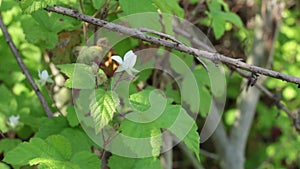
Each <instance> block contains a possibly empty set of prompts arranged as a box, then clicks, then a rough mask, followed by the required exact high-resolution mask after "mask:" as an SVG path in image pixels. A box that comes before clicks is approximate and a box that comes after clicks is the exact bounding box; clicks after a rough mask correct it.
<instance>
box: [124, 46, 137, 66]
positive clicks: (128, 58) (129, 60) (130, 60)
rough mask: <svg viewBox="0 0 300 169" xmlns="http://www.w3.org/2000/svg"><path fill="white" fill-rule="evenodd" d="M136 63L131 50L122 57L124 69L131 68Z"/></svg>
mask: <svg viewBox="0 0 300 169" xmlns="http://www.w3.org/2000/svg"><path fill="white" fill-rule="evenodd" d="M135 62H136V55H135V54H134V53H133V52H132V50H130V51H128V52H127V53H126V54H125V56H124V63H123V65H124V67H127V68H132V67H133V66H134V65H135Z"/></svg>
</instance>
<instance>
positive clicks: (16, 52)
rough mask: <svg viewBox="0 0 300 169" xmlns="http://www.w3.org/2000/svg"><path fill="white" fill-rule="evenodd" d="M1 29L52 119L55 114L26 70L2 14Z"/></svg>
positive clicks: (0, 18) (0, 17) (0, 19)
mask: <svg viewBox="0 0 300 169" xmlns="http://www.w3.org/2000/svg"><path fill="white" fill-rule="evenodd" d="M0 27H1V29H2V32H3V35H4V37H5V39H6V42H7V44H8V45H9V47H10V49H11V51H12V53H13V55H14V56H15V58H16V60H17V62H18V64H19V66H20V68H21V69H22V72H23V73H24V74H25V76H26V78H27V79H28V81H29V83H30V85H31V87H32V88H33V90H34V91H35V94H36V95H37V96H38V98H39V100H40V102H41V104H42V106H43V108H44V110H45V112H46V114H47V116H48V117H50V118H51V117H53V113H52V112H51V110H50V107H49V105H48V103H47V101H46V99H45V98H44V96H43V95H42V93H41V91H40V89H39V88H38V86H37V85H36V83H35V82H34V80H33V78H32V76H31V75H30V73H29V71H28V69H27V68H26V66H25V64H24V62H23V60H22V58H21V56H20V54H19V52H18V49H17V47H16V45H15V44H14V43H13V41H12V39H11V37H10V34H9V33H8V31H7V28H6V26H5V25H4V23H3V20H2V16H1V14H0Z"/></svg>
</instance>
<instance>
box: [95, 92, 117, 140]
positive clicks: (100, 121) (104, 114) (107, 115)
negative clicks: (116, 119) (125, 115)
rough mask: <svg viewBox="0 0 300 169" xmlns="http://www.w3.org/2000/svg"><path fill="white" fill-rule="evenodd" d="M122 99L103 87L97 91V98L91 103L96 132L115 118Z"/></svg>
mask: <svg viewBox="0 0 300 169" xmlns="http://www.w3.org/2000/svg"><path fill="white" fill-rule="evenodd" d="M119 104H120V100H119V98H118V97H117V96H116V95H115V94H114V93H113V92H112V91H108V92H107V91H105V90H103V89H101V88H99V89H97V90H96V91H95V99H94V100H93V101H92V102H91V104H90V109H91V115H92V117H93V119H94V122H95V130H96V134H97V133H99V132H100V131H101V129H102V128H103V127H104V126H106V125H107V124H108V123H109V122H110V121H111V120H112V118H113V115H114V113H115V112H116V107H117V106H119Z"/></svg>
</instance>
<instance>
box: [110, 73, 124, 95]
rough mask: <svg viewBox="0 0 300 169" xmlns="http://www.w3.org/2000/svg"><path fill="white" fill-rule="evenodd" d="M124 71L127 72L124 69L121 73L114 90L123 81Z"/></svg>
mask: <svg viewBox="0 0 300 169" xmlns="http://www.w3.org/2000/svg"><path fill="white" fill-rule="evenodd" d="M124 73H125V71H123V72H122V73H121V74H120V76H119V78H118V80H117V81H116V82H115V83H114V86H113V88H112V90H115V89H116V87H117V86H118V84H119V83H120V82H121V80H122V77H123V75H124Z"/></svg>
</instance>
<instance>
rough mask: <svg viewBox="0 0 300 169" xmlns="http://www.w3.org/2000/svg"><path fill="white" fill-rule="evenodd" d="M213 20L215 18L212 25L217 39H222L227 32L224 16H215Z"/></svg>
mask: <svg viewBox="0 0 300 169" xmlns="http://www.w3.org/2000/svg"><path fill="white" fill-rule="evenodd" d="M212 20H213V21H212V22H213V23H212V27H213V31H214V35H215V37H216V39H220V38H221V37H222V36H223V35H224V33H225V24H226V22H225V20H224V19H223V18H221V17H217V16H215V17H213V19H212Z"/></svg>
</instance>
